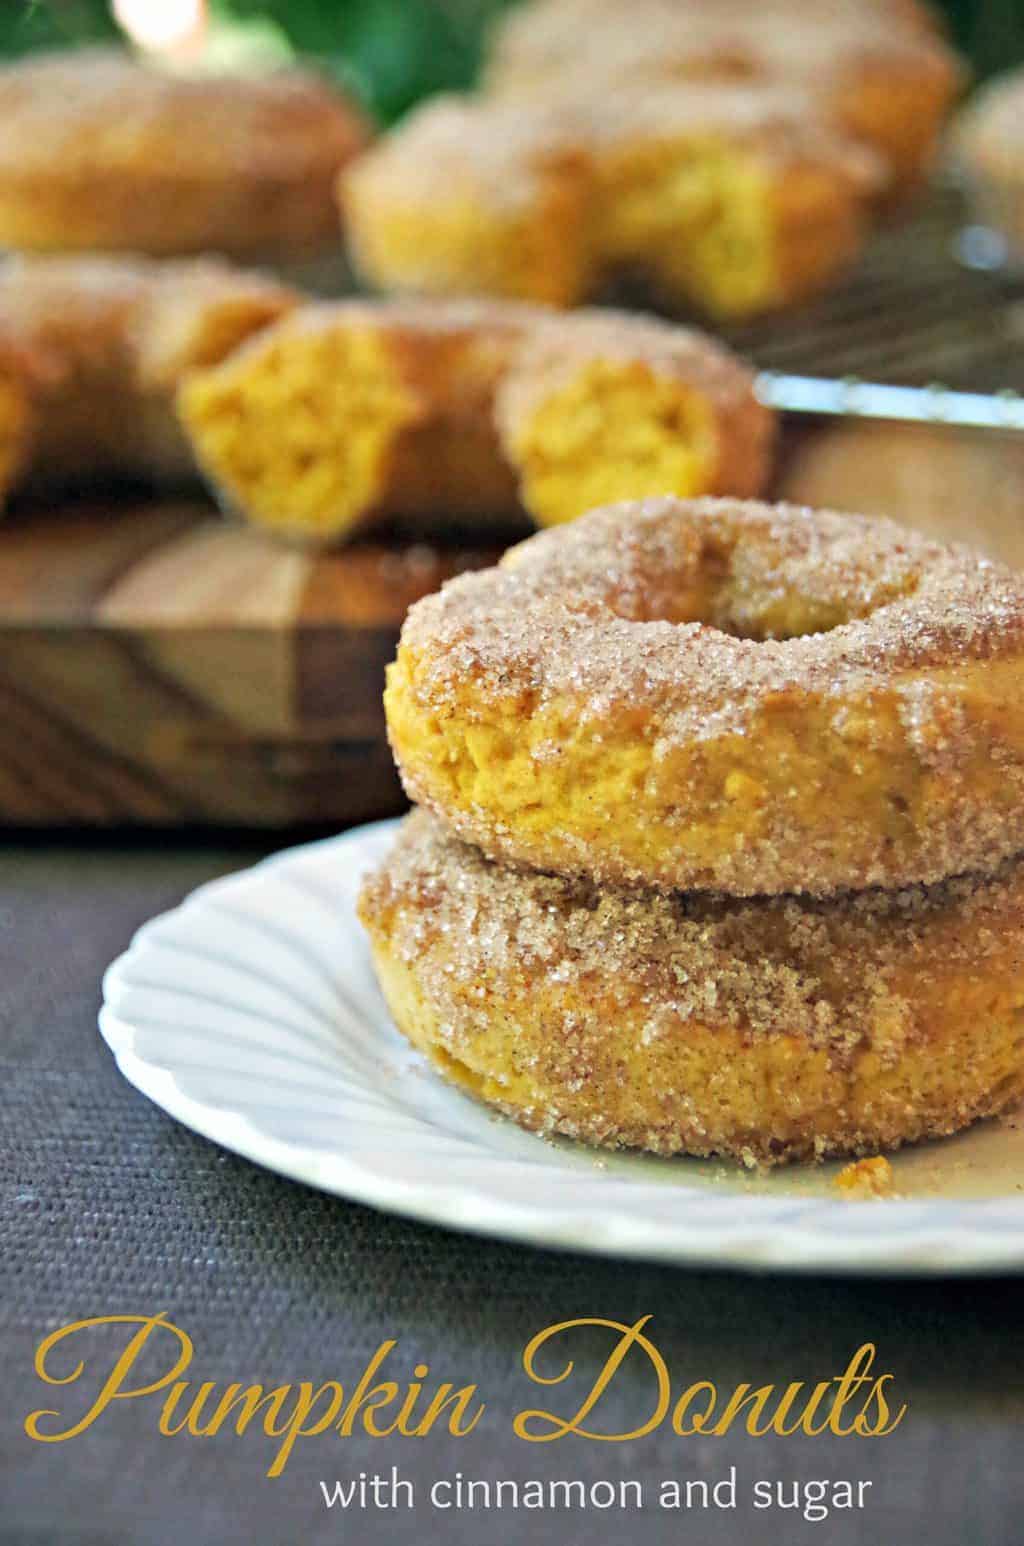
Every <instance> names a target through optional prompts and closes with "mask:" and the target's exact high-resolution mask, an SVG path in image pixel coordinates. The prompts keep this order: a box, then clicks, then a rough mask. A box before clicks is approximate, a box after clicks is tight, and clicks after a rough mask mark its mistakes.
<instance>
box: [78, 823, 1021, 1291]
mask: <svg viewBox="0 0 1024 1546" xmlns="http://www.w3.org/2000/svg"><path fill="white" fill-rule="evenodd" d="M400 819H401V818H393V819H387V820H384V821H375V822H369V823H364V824H362V825H359V826H356V827H353V828H350V829H349V830H347V831H346V832H343V833H340V834H337V835H335V836H332V837H326V838H320V839H317V840H315V841H313V842H306V843H301V844H298V845H294V846H289V847H286V848H284V849H281V850H279V851H277V852H275V853H273V854H269V855H267V856H265V857H264V858H262V859H259V860H257V861H256V863H255V864H252V865H248V866H245V867H243V868H242V869H240V870H236V871H232V872H230V873H228V874H227V875H221V876H216V877H214V878H212V879H211V880H209V881H206V882H204V883H203V884H202V885H200V886H199V887H197V888H195V889H194V890H193V891H191V892H190V893H189V894H188V895H187V896H185V897H184V898H183V899H182V901H181V902H179V903H178V904H177V905H176V906H175V907H171V908H168V909H165V910H164V911H161V912H159V913H157V914H155V915H154V916H153V917H152V918H150V919H148V920H147V921H146V922H144V923H143V924H141V925H140V926H139V928H137V929H136V930H135V932H134V934H133V935H132V938H131V940H130V942H129V944H128V946H127V948H126V949H125V950H124V951H122V952H121V953H120V954H119V955H118V956H117V957H116V958H115V959H114V960H113V961H112V962H111V963H110V965H109V966H108V967H107V969H106V971H105V972H104V974H103V979H102V995H103V1002H102V1007H101V1009H100V1012H99V1030H100V1033H101V1035H102V1038H103V1040H104V1042H105V1043H106V1045H107V1047H108V1048H109V1050H110V1052H111V1053H112V1054H113V1057H114V1059H115V1062H116V1064H117V1067H118V1069H119V1071H120V1072H121V1074H122V1075H123V1077H124V1078H125V1079H126V1080H127V1081H128V1083H129V1084H131V1085H132V1086H133V1087H134V1088H135V1089H137V1090H138V1091H139V1092H140V1093H141V1094H142V1095H144V1096H146V1098H147V1099H149V1100H151V1101H152V1102H153V1103H154V1104H155V1105H156V1106H158V1107H159V1108H160V1109H162V1110H163V1111H165V1112H166V1113H167V1114H168V1115H169V1116H171V1117H172V1118H174V1119H175V1120H176V1121H178V1122H181V1123H182V1124H183V1125H184V1126H186V1127H188V1128H190V1129H191V1130H192V1131H193V1132H196V1133H198V1134H199V1135H200V1136H201V1137H203V1138H205V1139H207V1140H208V1141H210V1142H213V1143H216V1144H219V1145H220V1146H221V1147H222V1148H225V1149H227V1150H229V1151H230V1152H231V1153H234V1154H237V1155H239V1156H241V1157H242V1158H245V1159H247V1160H249V1161H250V1162H252V1163H255V1164H257V1165H260V1166H262V1167H263V1168H264V1169H267V1170H270V1171H272V1172H274V1173H276V1174H279V1175H283V1176H285V1177H286V1178H287V1179H289V1180H292V1181H297V1182H299V1183H302V1184H305V1185H308V1186H312V1187H314V1188H316V1189H317V1190H320V1191H324V1192H326V1193H328V1194H330V1195H334V1196H339V1197H342V1198H345V1199H346V1200H348V1201H351V1202H356V1203H360V1204H362V1205H363V1206H369V1207H372V1208H375V1209H377V1210H378V1211H382V1212H387V1213H394V1214H397V1215H399V1216H401V1217H404V1218H409V1219H413V1220H416V1221H417V1222H420V1223H425V1224H430V1225H434V1226H439V1227H443V1228H448V1229H454V1230H457V1231H461V1232H465V1233H469V1234H473V1235H477V1236H481V1237H485V1238H491V1239H499V1240H505V1241H511V1242H514V1243H517V1244H529V1245H533V1246H536V1247H539V1248H542V1249H548V1250H564V1251H577V1252H584V1253H587V1254H592V1255H598V1256H603V1257H606V1258H611V1259H620V1260H632V1261H651V1262H657V1263H661V1264H668V1265H678V1266H683V1267H702V1268H707V1269H713V1268H727V1269H730V1270H743V1271H748V1272H765V1271H773V1272H786V1273H793V1274H815V1273H818V1274H831V1275H842V1276H876V1277H877V1276H886V1277H895V1276H906V1277H911V1276H914V1277H924V1276H929V1277H932V1276H942V1277H952V1276H969V1275H978V1276H980V1275H994V1274H999V1273H1013V1272H1020V1271H1024V1198H1017V1197H1014V1196H1012V1195H1011V1194H1004V1195H1002V1196H999V1197H995V1198H985V1199H977V1200H973V1199H950V1198H935V1199H929V1198H914V1199H903V1200H901V1199H882V1200H879V1201H878V1202H877V1203H875V1202H871V1203H868V1204H867V1206H869V1207H872V1208H874V1207H879V1208H884V1209H885V1215H884V1216H885V1218H886V1220H887V1222H888V1224H889V1225H890V1226H891V1225H892V1224H893V1223H895V1222H897V1221H898V1219H899V1218H900V1215H901V1214H910V1213H912V1214H913V1216H914V1217H915V1219H917V1220H918V1221H919V1222H918V1223H917V1226H916V1227H915V1229H914V1230H913V1231H912V1232H911V1234H910V1236H909V1237H908V1238H907V1240H906V1241H905V1242H904V1244H903V1245H902V1248H901V1249H898V1250H897V1251H896V1253H895V1254H891V1253H892V1250H893V1240H892V1236H891V1233H889V1232H888V1231H886V1233H885V1242H884V1249H880V1239H879V1237H878V1236H875V1235H873V1234H872V1233H871V1232H866V1231H864V1230H863V1229H862V1228H858V1229H857V1230H856V1231H854V1232H853V1237H852V1238H851V1236H850V1235H847V1234H844V1232H842V1231H838V1232H837V1231H834V1230H831V1229H830V1230H828V1231H825V1232H821V1233H818V1232H816V1231H815V1229H814V1221H815V1220H818V1221H823V1220H825V1219H830V1220H831V1219H834V1218H836V1217H838V1216H841V1215H843V1214H846V1215H849V1216H850V1218H851V1221H852V1219H853V1218H855V1217H856V1218H858V1219H860V1220H861V1222H862V1223H863V1221H864V1214H863V1211H862V1209H863V1206H864V1205H861V1206H859V1207H857V1208H856V1211H855V1212H852V1213H851V1207H852V1205H851V1203H850V1202H849V1201H848V1200H845V1199H843V1198H839V1197H837V1198H835V1199H832V1198H818V1197H807V1198H799V1199H795V1198H793V1197H792V1196H789V1197H785V1196H780V1197H777V1198H771V1197H749V1196H747V1197H744V1199H743V1200H744V1205H745V1206H746V1207H747V1208H749V1209H751V1210H752V1211H753V1212H754V1213H755V1214H756V1213H758V1212H763V1213H764V1215H765V1219H764V1224H763V1226H762V1227H761V1228H759V1229H758V1230H757V1231H756V1233H755V1234H754V1235H753V1237H750V1236H748V1235H747V1234H746V1233H745V1232H744V1233H741V1234H740V1235H739V1236H738V1237H733V1238H732V1239H731V1240H726V1241H724V1242H723V1241H718V1242H716V1240H715V1237H714V1236H713V1235H711V1236H709V1234H708V1232H707V1231H706V1230H705V1229H702V1230H700V1231H691V1232H690V1233H689V1234H688V1233H687V1231H686V1227H685V1220H683V1219H681V1220H680V1223H679V1224H677V1225H676V1226H675V1227H672V1228H669V1227H668V1226H667V1225H666V1224H665V1222H664V1221H661V1222H660V1223H659V1226H658V1229H657V1232H655V1231H654V1230H653V1228H652V1224H651V1222H650V1221H648V1220H645V1221H642V1222H640V1223H637V1222H636V1221H635V1220H634V1219H631V1218H630V1217H629V1215H628V1214H625V1213H623V1212H622V1211H621V1208H620V1209H619V1210H616V1209H612V1210H610V1211H608V1212H606V1213H604V1214H603V1215H598V1216H590V1215H588V1216H587V1221H586V1224H585V1223H584V1220H583V1219H582V1218H581V1216H580V1214H579V1213H575V1212H574V1213H572V1214H569V1213H567V1212H566V1211H565V1210H564V1209H563V1210H561V1211H560V1210H559V1208H558V1207H557V1205H554V1204H552V1203H548V1204H545V1205H543V1206H539V1205H535V1204H520V1203H516V1202H513V1201H511V1200H510V1199H508V1198H503V1197H496V1196H495V1195H494V1193H492V1192H489V1191H488V1190H487V1188H486V1185H481V1186H476V1185H472V1184H467V1183H465V1182H460V1181H452V1182H449V1183H447V1184H445V1185H444V1186H442V1187H438V1186H436V1185H435V1184H433V1183H431V1184H430V1185H424V1184H422V1183H418V1182H417V1181H416V1180H415V1178H411V1179H402V1180H399V1179H398V1178H395V1177H389V1176H382V1175H380V1174H375V1173H374V1172H373V1170H372V1169H371V1168H370V1167H368V1166H367V1165H366V1164H365V1163H361V1162H360V1160H359V1159H358V1157H353V1156H352V1155H351V1154H350V1155H343V1154H341V1153H339V1152H337V1151H332V1152H327V1151H324V1150H322V1149H318V1148H316V1147H315V1146H311V1145H302V1144H297V1143H293V1142H289V1141H285V1140H283V1139H281V1138H280V1137H277V1136H275V1135H273V1134H272V1133H268V1132H266V1131H264V1130H262V1129H261V1128H260V1126H259V1125H258V1123H257V1122H254V1121H253V1120H252V1119H251V1117H250V1116H248V1115H246V1114H245V1110H244V1103H243V1105H242V1107H241V1108H240V1107H239V1106H238V1105H237V1104H236V1105H234V1106H232V1107H227V1106H224V1105H221V1104H218V1103H217V1102H215V1101H210V1100H208V1099H199V1098H197V1097H195V1096H193V1095H190V1094H188V1093H187V1092H186V1091H185V1090H183V1089H182V1088H181V1087H180V1085H179V1083H178V1080H177V1079H176V1077H175V1074H174V1071H173V1062H172V1064H171V1066H164V1065H160V1064H158V1063H155V1062H154V1061H153V1060H152V1059H149V1058H146V1057H145V1056H142V1055H140V1054H139V1053H138V1052H137V1051H136V1047H135V1041H136V1028H135V1027H134V1026H133V1025H132V1024H131V1022H130V1020H129V1019H127V1018H124V1017H122V1015H121V1014H119V1012H118V1009H117V999H118V996H119V994H120V992H121V990H122V989H124V988H125V987H126V986H128V985H129V984H130V982H131V973H132V969H133V965H134V964H135V962H136V961H137V959H138V954H139V951H140V948H141V946H142V945H143V944H144V943H145V942H146V941H147V940H149V939H151V938H158V937H159V933H160V929H161V926H163V925H165V924H167V922H168V921H169V920H171V919H174V918H176V917H178V916H179V915H180V914H181V912H182V910H183V909H185V908H191V907H201V906H202V904H203V902H204V900H206V899H207V898H208V897H209V895H210V894H211V893H213V892H214V891H218V892H220V891H230V890H231V889H232V887H234V886H237V885H239V884H240V883H241V882H243V881H247V880H249V879H250V878H252V877H256V879H257V881H258V880H259V877H260V873H261V872H263V873H264V874H268V875H269V874H270V873H272V872H273V871H275V870H278V869H285V870H286V869H287V868H288V867H289V866H291V865H294V864H297V863H298V862H299V861H300V860H301V859H302V858H303V857H305V856H308V855H310V854H311V853H314V852H320V853H322V852H324V851H331V852H338V853H344V852H345V850H346V849H353V848H354V849H356V850H357V851H358V850H359V849H360V848H361V847H362V846H364V845H366V844H368V843H373V842H375V841H376V840H378V839H379V838H380V837H383V836H384V835H385V834H386V833H387V832H389V831H393V830H395V829H396V828H397V825H398V822H399V820H400ZM430 1077H432V1078H438V1077H439V1076H438V1075H437V1074H436V1073H434V1072H433V1071H431V1073H430ZM462 1098H463V1099H468V1098H469V1097H465V1096H463V1097H462ZM495 1120H496V1121H500V1120H501V1119H499V1118H495ZM506 1120H507V1119H506ZM536 1141H537V1142H538V1143H542V1142H543V1140H542V1139H537V1140H536ZM510 1163H515V1160H514V1158H511V1159H510ZM616 1179H617V1182H618V1184H619V1185H627V1186H628V1185H630V1184H636V1185H643V1184H644V1183H643V1182H637V1183H630V1182H629V1181H628V1178H626V1179H623V1178H616ZM709 1195H710V1194H709V1193H707V1192H703V1191H702V1193H701V1197H702V1199H706V1198H707V1197H708V1196H709ZM720 1195H721V1198H722V1202H723V1205H725V1206H727V1198H728V1196H729V1193H728V1192H727V1191H724V1190H723V1192H722V1193H721V1194H720ZM787 1201H788V1202H793V1201H799V1202H800V1203H801V1208H800V1217H799V1219H798V1220H796V1221H794V1220H788V1221H780V1220H779V1219H778V1217H777V1216H776V1217H774V1218H773V1217H772V1216H771V1215H772V1214H775V1215H777V1214H778V1210H779V1207H780V1204H783V1203H785V1202H787ZM987 1206H995V1207H997V1208H998V1209H999V1210H1000V1213H1001V1215H1002V1214H1005V1213H1006V1212H1007V1210H1008V1211H1009V1213H1010V1214H1011V1215H1012V1216H1013V1223H1014V1224H1017V1223H1018V1219H1019V1227H1017V1228H1013V1229H1011V1230H1010V1231H1009V1232H1007V1233H1005V1234H1004V1233H1003V1232H1002V1231H1001V1230H998V1229H996V1228H993V1227H992V1226H991V1225H989V1226H988V1227H987V1228H982V1227H981V1221H980V1220H979V1221H978V1223H977V1224H974V1223H973V1222H972V1220H971V1218H970V1213H971V1211H972V1210H977V1209H981V1210H984V1209H985V1208H986V1207H987ZM682 1211H683V1212H685V1208H684V1209H683V1210H682ZM922 1214H923V1215H924V1216H925V1217H924V1221H923V1222H922V1221H921V1215H922ZM894 1215H895V1216H894ZM929 1215H930V1216H931V1218H929ZM873 1242H874V1244H873ZM947 1253H948V1254H947Z"/></svg>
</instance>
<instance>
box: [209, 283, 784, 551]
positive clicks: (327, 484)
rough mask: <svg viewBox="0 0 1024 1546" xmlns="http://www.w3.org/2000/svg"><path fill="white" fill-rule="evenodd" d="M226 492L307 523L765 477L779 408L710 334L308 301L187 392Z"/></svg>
mask: <svg viewBox="0 0 1024 1546" xmlns="http://www.w3.org/2000/svg"><path fill="white" fill-rule="evenodd" d="M179 410H180V413H181V416H182V420H183V422H184V424H185V428H186V430H187V432H188V434H189V436H190V439H191V442H192V445H193V448H194V451H195V455H196V457H197V459H198V461H199V463H200V465H201V466H202V467H203V469H204V470H205V472H206V474H207V476H208V477H209V479H210V481H211V483H212V484H213V485H214V486H215V487H216V488H217V489H219V491H220V493H221V495H222V497H223V499H224V501H225V503H226V504H228V505H229V506H231V507H232V508H234V509H236V510H238V511H239V512H240V513H241V514H243V515H244V516H246V517H247V518H248V519H250V520H252V521H254V522H256V523H257V524H258V525H262V526H266V527H268V528H270V529H271V530H273V531H275V532H277V533H279V534H281V535H285V536H288V537H292V538H295V539H297V540H306V541H314V542H321V543H323V542H330V541H335V540H338V539H339V538H342V537H345V536H347V535H348V534H349V533H350V532H352V531H355V530H357V529H359V528H360V527H363V526H366V525H367V524H368V523H370V522H372V521H374V520H378V519H381V518H382V517H388V516H401V517H413V518H420V517H422V518H426V519H429V520H433V521H437V520H443V519H446V518H448V519H450V518H452V517H455V518H456V519H458V518H459V517H466V518H470V519H473V520H476V519H479V518H483V517H494V516H497V517H502V516H504V517H508V516H510V515H512V516H517V515H518V516H519V517H521V516H522V512H523V508H524V506H525V509H526V511H527V513H529V514H530V515H532V516H533V517H534V518H535V519H536V520H538V521H539V522H541V523H543V524H550V523H554V522H558V521H564V520H569V519H571V518H573V517H574V516H577V515H579V514H581V513H582V512H583V511H584V510H586V509H588V508H589V507H590V506H591V505H593V504H595V503H597V502H598V501H599V500H600V499H605V500H607V499H608V498H610V497H614V496H616V495H619V494H623V493H626V492H629V493H631V494H643V493H651V492H665V491H670V492H678V493H686V494H690V493H698V492H706V491H729V492H739V493H751V492H756V491H758V490H759V489H760V488H761V487H762V486H763V483H764V480H765V478H766V476H767V473H768V468H769V461H770V454H771V444H772V429H773V422H774V421H773V418H772V415H771V414H770V413H769V411H768V410H766V409H765V408H764V407H763V406H762V405H761V404H760V403H758V402H757V400H756V399H755V397H754V392H753V378H752V376H751V373H750V372H749V371H748V370H747V369H746V368H745V367H744V366H743V365H741V364H740V363H739V361H738V360H736V359H735V357H734V356H732V355H731V354H730V353H728V352H727V351H726V350H725V349H724V348H723V347H722V346H721V345H719V344H716V343H715V342H714V340H712V339H710V338H707V337H706V336H704V335H703V334H700V333H696V332H693V331H691V330H689V329H686V328H680V327H673V326H671V325H669V324H668V323H658V322H653V321H649V320H647V319H644V318H640V317H631V316H629V315H627V314H625V313H614V312H608V313H604V312H602V313H592V312H585V311H584V312H575V313H570V314H562V313H559V312H551V311H547V310H545V309H542V308H535V307H529V306H525V305H515V304H512V303H508V302H497V301H490V302H486V301H458V302H455V301H452V302H429V301H404V302H401V301H399V302H391V303H388V302H374V301H362V300H356V301H347V302H338V303H333V304H326V305H319V306H312V307H306V308H303V309H301V310H299V311H296V312H294V313H292V315H291V316H290V317H287V318H285V319H284V321H283V322H282V323H281V325H280V326H279V327H273V328H271V329H269V330H268V331H267V332H265V333H264V334H263V335H262V336H261V337H259V338H256V339H254V340H253V341H252V343H251V344H250V345H246V346H245V347H243V348H242V349H240V350H238V351H237V352H236V353H235V354H234V355H232V357H231V358H230V359H228V360H226V361H224V363H223V364H221V365H218V366H216V367H214V368H213V369H211V370H208V371H196V372H195V373H193V375H192V376H191V377H190V378H189V379H188V380H187V381H186V382H185V383H184V385H183V387H182V390H181V392H180V394H179Z"/></svg>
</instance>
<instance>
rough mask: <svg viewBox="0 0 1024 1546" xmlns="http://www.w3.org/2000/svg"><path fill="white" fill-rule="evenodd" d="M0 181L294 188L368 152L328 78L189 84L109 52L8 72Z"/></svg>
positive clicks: (288, 73)
mask: <svg viewBox="0 0 1024 1546" xmlns="http://www.w3.org/2000/svg"><path fill="white" fill-rule="evenodd" d="M0 126H2V130H3V132H2V133H0V174H2V175H5V176H10V177H17V178H23V177H28V176H33V175H35V176H42V177H45V178H70V177H75V176H88V175H95V176H102V175H104V174H106V175H113V174H115V173H119V174H132V175H142V174H143V173H148V174H149V175H151V176H152V177H153V178H154V179H163V178H166V177H168V176H170V175H172V174H174V175H179V176H182V177H188V178H190V179H196V178H204V177H205V178H212V177H223V176H231V175H238V176H243V177H249V178H256V179H267V180H274V179H276V178H281V179H288V180H291V179H294V178H299V177H301V176H302V175H303V174H304V173H306V172H313V171H316V170H320V169H322V168H323V167H324V166H325V165H326V166H327V167H328V168H329V169H331V168H334V167H338V166H340V165H341V163H342V162H343V161H344V160H345V159H347V158H348V157H349V156H350V155H352V154H353V152H354V151H356V150H357V149H359V147H360V146H361V145H362V144H363V143H365V141H366V140H367V138H368V137H369V136H368V128H367V125H366V122H365V120H364V119H363V117H362V114H361V113H360V112H359V111H358V110H357V108H356V107H355V106H354V105H353V104H352V103H350V102H349V101H348V100H346V99H345V98H344V97H343V96H342V95H341V94H340V93H339V92H338V91H336V90H334V89H333V88H332V87H331V86H330V85H329V84H328V83H327V82H326V81H325V80H322V79H321V78H320V77H319V76H317V75H315V74H313V73H311V72H307V71H303V70H292V69H289V70H280V71H275V72H272V73H269V74H265V75H258V76H253V75H244V76H243V75H183V74H175V73H170V72H165V71H161V70H157V69H154V68H151V67H149V66H148V65H145V64H143V63H141V62H139V61H137V60H135V59H134V58H133V57H132V56H131V55H130V54H128V53H126V52H123V51H120V50H117V49H113V48H111V49H106V48H90V49H77V50H75V51H74V52H68V53H63V52H56V53H46V54H41V55H39V56H38V57H34V58H30V59H28V60H24V61H17V62H15V63H13V64H8V65H5V66H4V67H3V68H0Z"/></svg>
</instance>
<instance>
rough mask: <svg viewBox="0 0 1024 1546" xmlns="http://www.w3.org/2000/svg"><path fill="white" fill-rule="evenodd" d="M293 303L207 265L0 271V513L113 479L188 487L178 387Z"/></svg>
mask: <svg viewBox="0 0 1024 1546" xmlns="http://www.w3.org/2000/svg"><path fill="white" fill-rule="evenodd" d="M295 302H296V296H295V294H294V293H293V292H292V291H291V290H288V289H286V288H285V287H284V286H282V285H280V284H278V283H276V281H274V280H271V279H268V278H266V277H265V276H263V275H261V274H254V273H249V272H246V271H245V270H242V269H236V268H233V267H232V266H231V265H230V264H227V263H223V262H220V261H217V260H214V259H184V260H181V261H163V262H161V261H159V260H147V259H144V258H133V259H129V258H117V257H110V258H100V257H10V258H7V259H6V260H4V261H2V262H0V502H2V501H3V499H4V498H6V497H7V496H8V495H9V494H10V493H11V492H12V491H13V490H14V489H16V488H25V487H28V488H53V487H60V486H62V485H65V486H66V485H68V484H71V483H80V482H83V481H89V480H92V479H99V478H106V477H110V476H114V477H131V478H140V479H143V480H145V481H147V482H153V483H157V484H160V483H168V482H170V483H173V482H179V481H182V480H189V481H190V480H192V479H194V477H195V463H194V461H193V458H192V454H191V451H190V449H189V447H188V444H187V442H186V440H185V437H184V435H183V434H182V431H181V429H180V426H179V424H178V420H177V415H176V413H175V407H174V397H175V391H176V388H177V386H178V383H179V382H180V380H181V379H182V377H183V376H184V375H185V374H186V373H187V372H188V371H189V370H191V369H193V368H195V367H197V366H200V365H202V366H209V365H212V364H213V363H214V362H215V361H217V360H219V359H220V358H221V357H222V356H223V355H225V354H227V353H229V352H230V351H231V350H232V349H233V348H234V347H235V346H236V345H237V344H239V343H240V342H241V341H242V340H243V339H244V338H247V337H249V336H251V335H252V334H253V333H254V332H256V331H258V330H259V329H260V328H262V327H265V326H266V325H267V324H268V323H270V322H273V321H275V320H276V319H277V318H278V317H280V316H282V315H283V313H284V312H286V311H287V310H289V309H290V308H291V307H292V306H293V305H294V304H295Z"/></svg>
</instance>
